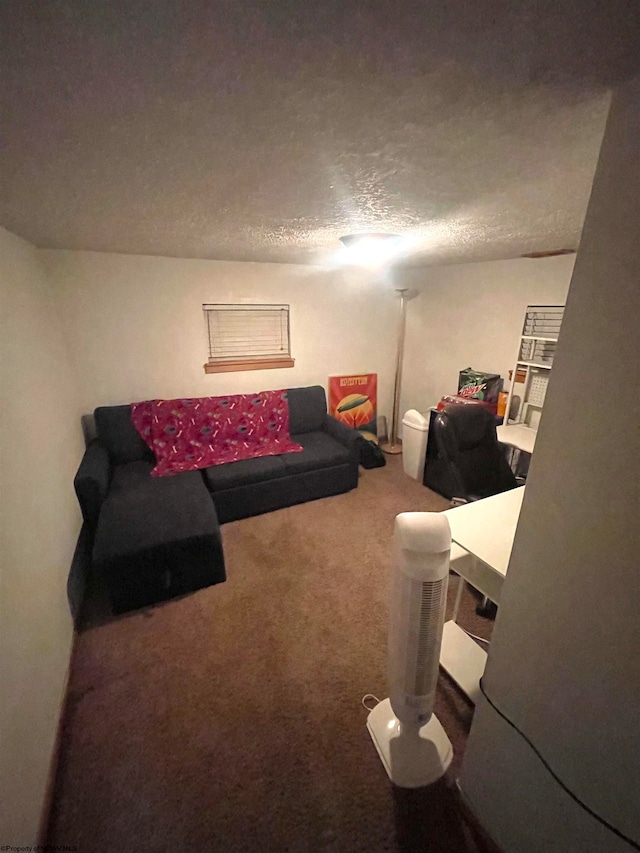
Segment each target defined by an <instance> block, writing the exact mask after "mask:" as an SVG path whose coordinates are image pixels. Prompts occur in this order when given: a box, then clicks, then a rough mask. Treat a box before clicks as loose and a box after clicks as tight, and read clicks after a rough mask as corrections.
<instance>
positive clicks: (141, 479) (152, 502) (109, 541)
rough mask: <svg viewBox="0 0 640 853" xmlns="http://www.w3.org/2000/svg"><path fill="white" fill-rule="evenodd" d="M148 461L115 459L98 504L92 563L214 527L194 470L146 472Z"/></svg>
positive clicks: (213, 516) (212, 513) (213, 514)
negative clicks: (117, 461)
mask: <svg viewBox="0 0 640 853" xmlns="http://www.w3.org/2000/svg"><path fill="white" fill-rule="evenodd" d="M152 467H153V463H151V462H131V463H129V464H127V465H119V466H118V467H117V468H116V469H115V471H114V474H113V479H112V481H111V488H110V490H109V494H108V496H107V498H106V500H105V502H104V503H103V505H102V509H101V512H100V518H99V521H98V529H97V531H96V538H95V542H94V548H93V558H94V560H95V561H96V562H97V563H101V562H106V561H110V560H113V559H114V558H115V557H119V556H123V555H126V554H135V553H137V552H140V551H144V550H146V549H151V548H156V547H157V546H159V545H162V544H165V543H171V542H174V541H180V540H186V539H194V538H197V537H201V536H206V535H208V534H210V533H211V532H212V531H215V530H216V529H217V524H218V522H217V518H216V512H215V508H214V506H213V503H212V502H211V498H210V497H209V493H208V492H207V490H206V488H205V487H204V483H203V482H202V477H201V475H200V473H199V472H197V471H193V472H186V473H183V474H176V475H175V476H174V477H162V478H159V477H152V476H151V468H152Z"/></svg>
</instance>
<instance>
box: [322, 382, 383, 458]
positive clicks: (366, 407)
mask: <svg viewBox="0 0 640 853" xmlns="http://www.w3.org/2000/svg"><path fill="white" fill-rule="evenodd" d="M377 408H378V374H377V373H361V374H358V375H357V376H330V377H329V413H330V414H331V415H333V417H334V418H336V420H339V421H341V422H342V423H343V424H346V425H347V426H350V427H354V428H355V429H357V430H360V432H361V433H362V434H363V436H364V437H365V438H366V439H368V440H369V441H376V442H377V440H378V438H377V426H376V416H377Z"/></svg>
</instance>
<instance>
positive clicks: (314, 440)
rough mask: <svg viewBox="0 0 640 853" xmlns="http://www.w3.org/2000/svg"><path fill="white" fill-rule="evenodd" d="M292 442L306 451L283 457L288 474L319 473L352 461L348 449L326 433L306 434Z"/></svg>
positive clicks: (300, 435) (298, 436) (297, 436)
mask: <svg viewBox="0 0 640 853" xmlns="http://www.w3.org/2000/svg"><path fill="white" fill-rule="evenodd" d="M292 440H293V441H296V442H297V443H298V444H301V445H302V446H303V448H304V450H303V451H302V453H288V454H287V455H286V456H283V457H282V459H283V460H284V464H285V467H286V469H287V474H302V473H304V472H305V471H317V470H319V469H320V468H332V467H334V466H335V465H348V464H349V461H350V459H351V453H350V451H349V450H348V448H346V447H345V446H344V445H343V444H340V442H339V441H336V440H335V438H331V436H330V435H327V433H326V432H305V433H301V434H299V435H296V437H295V438H293V436H292Z"/></svg>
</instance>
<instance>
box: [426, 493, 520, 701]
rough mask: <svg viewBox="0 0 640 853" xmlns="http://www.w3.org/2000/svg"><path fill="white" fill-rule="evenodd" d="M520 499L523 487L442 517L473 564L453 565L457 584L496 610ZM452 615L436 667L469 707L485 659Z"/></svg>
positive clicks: (465, 506)
mask: <svg viewBox="0 0 640 853" xmlns="http://www.w3.org/2000/svg"><path fill="white" fill-rule="evenodd" d="M523 497H524V486H521V487H520V488H518V489H511V490H510V491H508V492H502V494H499V495H494V496H493V497H490V498H484V499H483V500H480V501H474V502H473V503H469V504H465V505H464V506H458V507H454V509H448V510H446V512H445V513H444V514H445V515H446V516H447V519H448V520H449V525H450V527H451V539H452V541H453V542H456V543H457V544H458V545H460V547H461V548H464V550H465V551H468V552H469V553H470V554H471V555H472V556H473V557H474V558H475V559H473V560H460V561H456V563H455V565H454V566H453V567H452V568H453V570H454V571H456V572H459V575H460V581H459V583H460V584H461V585H462V584H463V583H464V582H468V583H470V584H471V585H472V586H474V587H475V588H476V589H478V590H480V592H481V593H482V594H483V595H486V596H488V598H490V599H491V600H492V601H495V602H496V603H497V604H499V603H500V593H501V591H502V584H503V582H504V578H505V575H506V573H507V568H508V567H509V559H510V557H511V549H512V547H513V539H514V536H515V533H516V527H517V525H518V518H519V516H520V508H521V507H522V498H523ZM460 591H462V586H461V588H460ZM456 615H457V607H456V613H455V614H454V618H453V619H451V620H449V621H448V622H446V623H445V626H444V631H443V634H442V649H441V651H440V665H441V666H442V668H443V669H444V670H445V671H446V672H448V673H449V675H450V676H451V677H452V678H453V680H454V681H455V682H456V683H457V684H458V686H459V687H460V688H461V689H462V690H463V691H464V692H465V693H466V694H467V696H468V697H469V698H470V699H471V701H472V702H474V703H475V702H476V699H477V697H478V693H479V691H480V687H479V682H480V678H481V677H482V673H483V672H484V667H485V664H486V661H487V653H486V652H485V651H484V649H481V648H480V646H479V645H478V644H477V643H476V642H475V641H474V640H472V639H471V637H469V636H468V634H466V633H465V632H464V631H463V630H462V629H461V628H459V627H458V625H457V624H456V622H455V618H456Z"/></svg>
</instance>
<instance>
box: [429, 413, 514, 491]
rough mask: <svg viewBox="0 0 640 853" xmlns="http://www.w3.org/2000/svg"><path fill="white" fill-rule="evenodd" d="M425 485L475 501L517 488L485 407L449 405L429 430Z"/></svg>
mask: <svg viewBox="0 0 640 853" xmlns="http://www.w3.org/2000/svg"><path fill="white" fill-rule="evenodd" d="M423 482H424V485H425V486H428V488H430V489H433V491H434V492H438V494H440V495H444V496H445V497H446V498H462V499H463V500H464V501H476V500H479V499H480V498H486V497H489V496H490V495H497V494H499V493H500V492H506V491H508V490H509V489H514V488H515V487H516V485H517V483H516V479H515V477H514V475H513V472H512V471H511V468H510V467H509V464H508V463H507V460H506V458H505V454H504V449H503V448H502V446H501V445H500V444H499V442H498V439H497V436H496V423H495V418H494V417H493V415H492V414H491V412H489V411H487V409H485V408H484V407H483V406H447V407H446V408H444V409H443V410H442V411H441V412H440V413H439V414H438V415H437V416H436V418H435V419H434V421H433V424H432V427H431V430H430V432H429V441H428V446H427V456H426V461H425V466H424V479H423Z"/></svg>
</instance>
